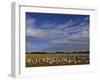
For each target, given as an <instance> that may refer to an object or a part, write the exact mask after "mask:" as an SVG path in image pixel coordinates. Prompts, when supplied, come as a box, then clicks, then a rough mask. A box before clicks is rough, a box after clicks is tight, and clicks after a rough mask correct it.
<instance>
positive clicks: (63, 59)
mask: <svg viewBox="0 0 100 80" xmlns="http://www.w3.org/2000/svg"><path fill="white" fill-rule="evenodd" d="M82 64H89V53H67V54H65V53H54V54H53V53H48V54H46V53H42V54H41V53H27V54H26V67H39V66H59V65H82Z"/></svg>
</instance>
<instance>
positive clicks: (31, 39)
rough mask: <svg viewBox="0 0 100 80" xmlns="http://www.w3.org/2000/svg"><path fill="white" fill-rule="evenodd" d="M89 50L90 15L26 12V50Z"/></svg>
mask: <svg viewBox="0 0 100 80" xmlns="http://www.w3.org/2000/svg"><path fill="white" fill-rule="evenodd" d="M57 51H59V52H74V51H76V52H77V51H89V15H79V14H78V15H76V14H58V13H57V14H55V13H54V14H53V13H33V12H26V52H57Z"/></svg>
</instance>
